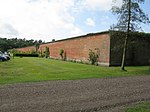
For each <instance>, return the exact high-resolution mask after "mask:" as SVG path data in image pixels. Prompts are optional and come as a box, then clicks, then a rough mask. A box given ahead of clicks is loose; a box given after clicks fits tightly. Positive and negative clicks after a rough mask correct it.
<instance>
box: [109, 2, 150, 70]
mask: <svg viewBox="0 0 150 112" xmlns="http://www.w3.org/2000/svg"><path fill="white" fill-rule="evenodd" d="M115 1H116V0H115ZM144 2H145V0H122V6H121V7H117V6H113V7H112V9H111V11H112V13H113V14H117V15H118V23H117V24H116V25H115V26H113V29H114V30H115V29H117V30H119V31H124V32H126V37H125V41H124V49H123V55H122V63H121V69H122V70H125V58H126V52H127V43H128V38H129V34H130V32H131V31H132V32H134V31H136V30H140V29H141V27H140V23H144V24H147V23H150V20H149V18H148V15H146V14H145V13H144V12H143V10H142V9H141V8H140V6H139V4H141V3H144Z"/></svg>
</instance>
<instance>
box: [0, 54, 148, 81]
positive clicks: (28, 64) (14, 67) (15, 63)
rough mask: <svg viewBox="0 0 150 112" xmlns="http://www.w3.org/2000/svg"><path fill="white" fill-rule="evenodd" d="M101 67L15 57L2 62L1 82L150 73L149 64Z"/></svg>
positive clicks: (0, 69)
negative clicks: (124, 67)
mask: <svg viewBox="0 0 150 112" xmlns="http://www.w3.org/2000/svg"><path fill="white" fill-rule="evenodd" d="M127 70H128V71H127V72H124V71H121V70H120V67H100V66H92V65H85V64H79V63H72V62H65V61H59V60H51V59H44V58H27V57H24V58H15V59H12V60H10V61H7V62H1V63H0V84H10V83H22V82H35V81H48V80H75V79H86V78H101V77H118V76H136V75H149V74H150V67H149V66H137V67H127Z"/></svg>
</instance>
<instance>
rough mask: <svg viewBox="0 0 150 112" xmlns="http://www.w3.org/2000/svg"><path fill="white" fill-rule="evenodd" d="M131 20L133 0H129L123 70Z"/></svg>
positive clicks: (123, 68)
mask: <svg viewBox="0 0 150 112" xmlns="http://www.w3.org/2000/svg"><path fill="white" fill-rule="evenodd" d="M130 21H131V0H129V2H128V26H127V27H128V28H127V32H126V38H125V41H124V46H123V47H124V48H123V56H122V63H121V69H122V70H123V71H126V70H125V60H126V52H127V43H128V37H129V32H130Z"/></svg>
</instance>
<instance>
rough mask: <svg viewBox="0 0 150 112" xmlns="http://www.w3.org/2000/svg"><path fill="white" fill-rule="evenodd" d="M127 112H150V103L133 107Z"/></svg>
mask: <svg viewBox="0 0 150 112" xmlns="http://www.w3.org/2000/svg"><path fill="white" fill-rule="evenodd" d="M125 112H150V102H146V103H141V104H137V105H135V106H133V107H129V108H127V109H126V111H125Z"/></svg>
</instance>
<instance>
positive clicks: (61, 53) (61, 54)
mask: <svg viewBox="0 0 150 112" xmlns="http://www.w3.org/2000/svg"><path fill="white" fill-rule="evenodd" d="M63 54H64V50H63V49H60V50H59V55H60V56H61V58H62V59H63Z"/></svg>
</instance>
